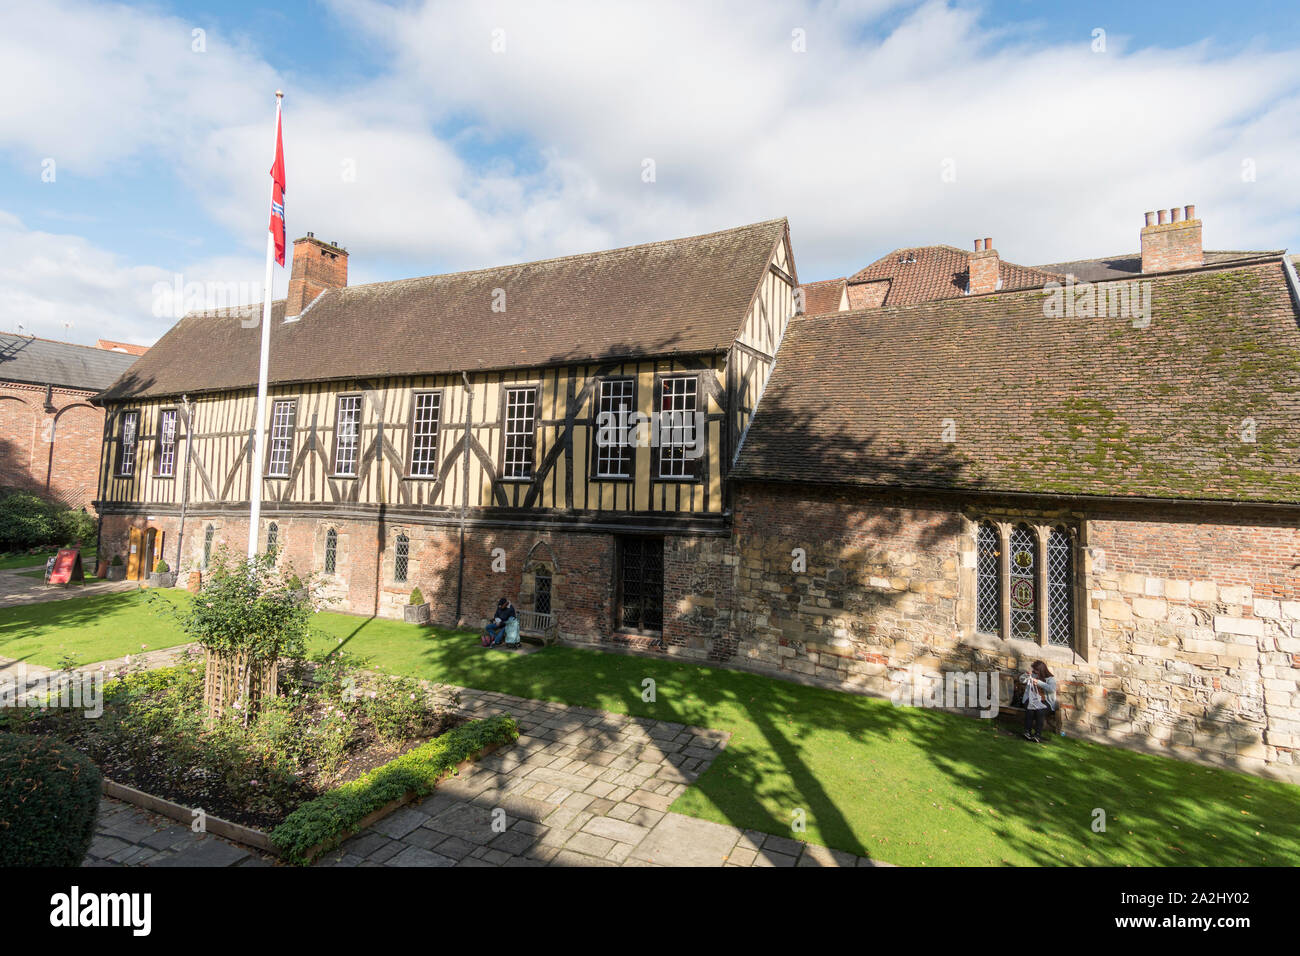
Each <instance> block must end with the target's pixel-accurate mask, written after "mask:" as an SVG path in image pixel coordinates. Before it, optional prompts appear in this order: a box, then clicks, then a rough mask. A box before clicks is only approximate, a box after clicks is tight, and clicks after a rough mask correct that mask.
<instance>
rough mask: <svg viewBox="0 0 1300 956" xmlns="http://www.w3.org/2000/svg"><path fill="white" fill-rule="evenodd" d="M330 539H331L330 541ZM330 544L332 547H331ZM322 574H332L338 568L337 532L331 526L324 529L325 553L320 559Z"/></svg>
mask: <svg viewBox="0 0 1300 956" xmlns="http://www.w3.org/2000/svg"><path fill="white" fill-rule="evenodd" d="M331 539H333V540H332V541H331ZM331 544H332V545H333V547H331ZM321 567H322V568H323V569H324V571H323V573H324V574H329V575H334V574H337V573H338V568H339V533H338V529H336V528H334V527H333V526H331V527H329V528H327V529H326V530H325V553H324V555H323V560H322V561H321Z"/></svg>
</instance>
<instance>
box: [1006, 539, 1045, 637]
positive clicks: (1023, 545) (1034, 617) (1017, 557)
mask: <svg viewBox="0 0 1300 956" xmlns="http://www.w3.org/2000/svg"><path fill="white" fill-rule="evenodd" d="M1007 603H1008V604H1009V605H1010V606H1011V636H1012V637H1020V638H1024V639H1026V640H1031V641H1037V640H1038V539H1037V536H1036V535H1035V534H1034V532H1033V530H1032V529H1031V528H1030V527H1029V526H1028V525H1026V524H1018V525H1016V526H1015V528H1014V529H1012V531H1011V571H1010V576H1009V580H1008V582H1007Z"/></svg>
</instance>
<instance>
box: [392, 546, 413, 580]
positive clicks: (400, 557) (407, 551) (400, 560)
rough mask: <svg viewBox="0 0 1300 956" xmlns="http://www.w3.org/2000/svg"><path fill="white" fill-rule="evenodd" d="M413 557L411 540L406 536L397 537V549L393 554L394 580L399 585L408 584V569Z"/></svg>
mask: <svg viewBox="0 0 1300 956" xmlns="http://www.w3.org/2000/svg"><path fill="white" fill-rule="evenodd" d="M410 557H411V539H410V538H408V537H407V536H406V535H404V534H399V535H398V536H397V547H396V549H395V550H394V553H393V580H394V581H396V582H397V583H398V584H404V583H406V568H407V564H408V563H409V562H410Z"/></svg>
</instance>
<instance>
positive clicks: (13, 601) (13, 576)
mask: <svg viewBox="0 0 1300 956" xmlns="http://www.w3.org/2000/svg"><path fill="white" fill-rule="evenodd" d="M44 567H45V566H44V565H41V566H40V567H39V568H18V569H16V570H14V569H6V570H0V607H14V606H16V605H19V604H40V603H42V602H44V601H62V600H65V599H67V598H74V597H91V596H93V595H97V594H112V593H113V592H115V591H133V590H135V589H136V588H138V587H139V586H140V582H139V581H95V582H92V583H89V584H71V585H68V586H67V587H64V586H63V585H62V584H44V583H42V580H41V578H28V577H23V575H22V574H21V573H20V572H22V571H33V570H37V571H39V570H43V569H44Z"/></svg>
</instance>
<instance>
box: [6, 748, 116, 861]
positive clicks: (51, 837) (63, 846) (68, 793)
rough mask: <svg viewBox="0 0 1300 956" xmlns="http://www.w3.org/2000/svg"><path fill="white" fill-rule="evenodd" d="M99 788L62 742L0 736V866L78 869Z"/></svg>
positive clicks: (94, 771) (88, 767)
mask: <svg viewBox="0 0 1300 956" xmlns="http://www.w3.org/2000/svg"><path fill="white" fill-rule="evenodd" d="M102 785H103V777H102V775H101V774H100V772H99V768H98V767H96V766H95V765H94V763H92V762H91V761H90V759H89V758H87V757H85V756H84V755H82V754H81V753H79V752H78V751H76V750H73V749H72V747H71V746H69V745H68V744H66V743H64V742H63V741H60V740H54V739H51V738H48V737H33V736H30V735H25V734H3V733H0V867H4V866H81V862H82V860H84V859H85V858H86V851H87V850H88V849H89V848H90V841H91V840H92V839H94V836H95V814H96V813H97V812H98V811H99V794H100V789H101V787H102Z"/></svg>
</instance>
